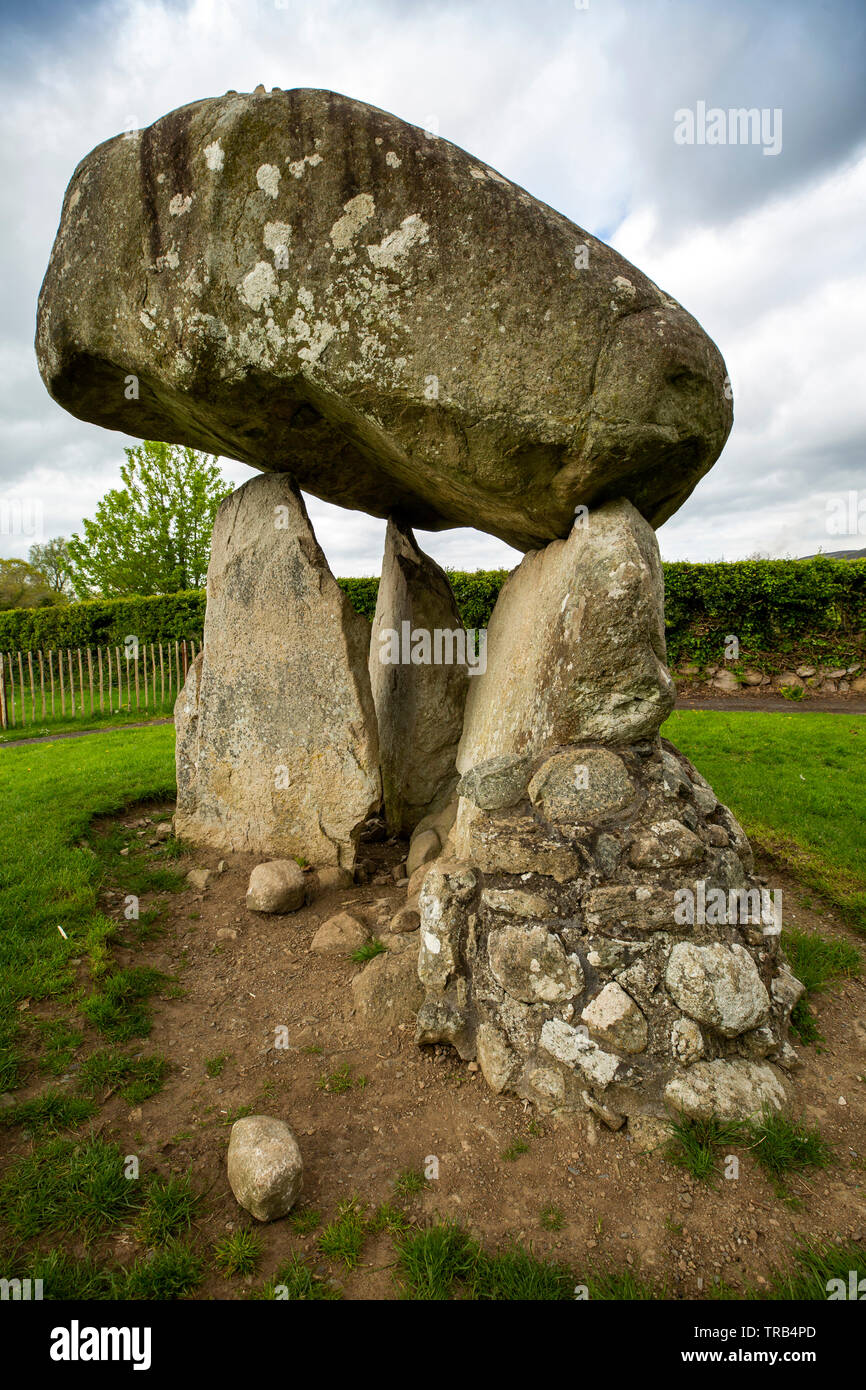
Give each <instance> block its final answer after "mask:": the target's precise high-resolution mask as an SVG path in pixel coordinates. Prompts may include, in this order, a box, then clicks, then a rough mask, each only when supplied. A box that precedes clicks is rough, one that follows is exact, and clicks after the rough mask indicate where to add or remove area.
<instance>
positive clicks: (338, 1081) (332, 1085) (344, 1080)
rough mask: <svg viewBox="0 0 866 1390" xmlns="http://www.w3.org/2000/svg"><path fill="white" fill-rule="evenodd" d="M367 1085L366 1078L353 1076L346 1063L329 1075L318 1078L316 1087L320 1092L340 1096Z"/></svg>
mask: <svg viewBox="0 0 866 1390" xmlns="http://www.w3.org/2000/svg"><path fill="white" fill-rule="evenodd" d="M366 1084H367V1078H366V1076H353V1075H352V1068H351V1067H350V1066H349V1063H348V1062H344V1063H343V1064H342V1066H340V1067H338V1068H337V1070H336V1071H332V1072H331V1073H330V1075H327V1074H326V1075H324V1076H320V1077H319V1080H318V1087H319V1090H320V1091H327V1092H328V1094H329V1095H332V1096H341V1095H344V1094H345V1093H346V1091H351V1090H353V1089H354V1088H355V1087H359V1088H363V1087H364V1086H366Z"/></svg>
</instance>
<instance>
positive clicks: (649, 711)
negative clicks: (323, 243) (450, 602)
mask: <svg viewBox="0 0 866 1390" xmlns="http://www.w3.org/2000/svg"><path fill="white" fill-rule="evenodd" d="M674 696H675V691H674V685H673V681H672V680H671V677H670V674H669V672H668V669H667V666H666V664H665V637H664V580H663V577H662V568H661V561H660V559H659V551H658V544H657V542H656V538H655V533H654V532H653V530H652V527H651V526H649V525H648V524H647V523H646V522H645V521H644V520H643V518H642V517H641V516H640V514H639V513H638V512H637V511H636V510H635V508H634V507H633V506H632V505H631V503H630V502H626V501H623V500H620V501H617V502H608V503H606V505H605V506H603V507H599V509H598V510H597V511H593V512H590V513H589V514H588V515H587V516H586V517H585V518H583V520H582V521H581V520H578V521H577V522H576V523H575V525H574V527H573V529H572V532H571V535H570V536H569V537H568V539H567V540H564V541H553V542H552V543H551V544H550V545H548V546H547V547H546V548H545V549H544V550H534V551H531V552H530V553H529V554H528V555H527V556H526V558H525V559H524V560H523V561H522V563H521V564H520V565H518V567H517V569H516V570H514V572H513V573H512V574H511V575H509V577H508V579H507V580H506V582H505V585H504V586H503V588H502V591H501V593H500V595H499V598H498V599H497V602H496V607H495V608H494V610H493V616H492V618H491V619H490V627H489V629H488V636H487V670H486V673H485V674H484V675H483V676H479V677H477V679H475V680H473V681H472V682H471V683H470V687H469V695H468V697H467V701H466V718H465V721H464V728H463V737H462V739H461V742H460V750H459V753H458V757H457V767H458V769H459V771H460V772H461V773H466V772H468V771H469V770H470V769H471V768H474V767H475V766H476V765H477V764H478V763H481V762H486V761H487V759H489V758H493V757H495V756H497V755H511V756H517V755H519V754H523V753H536V752H540V751H541V750H542V749H544V748H552V747H554V746H556V745H557V744H569V743H576V742H578V741H579V740H582V739H593V740H598V741H599V742H601V743H619V744H621V743H633V742H636V741H638V740H640V739H645V738H650V737H652V736H653V735H654V734H655V733H656V731H657V730H658V728H659V725H660V724H661V723H662V722H663V721H664V720H665V719H666V718H667V717H668V715H669V714H670V712H671V710H672V708H673V704H674Z"/></svg>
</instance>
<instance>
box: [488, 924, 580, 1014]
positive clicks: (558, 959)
mask: <svg viewBox="0 0 866 1390" xmlns="http://www.w3.org/2000/svg"><path fill="white" fill-rule="evenodd" d="M487 956H488V959H489V961H490V969H491V970H492V972H493V976H494V978H495V980H496V981H497V983H498V984H500V985H501V986H502V988H503V989H504V990H505V991H506V993H508V994H510V995H511V996H512V997H513V998H514V999H520V1000H521V1001H522V1002H523V1003H524V1004H558V1003H559V1002H560V1001H562V1000H565V999H573V998H574V996H575V995H576V994H579V993H580V991H581V990H582V989H583V970H582V969H581V965H580V961H579V960H578V958H577V956H569V955H566V953H565V947H564V946H563V944H562V942H561V941H560V940H559V939H558V938H557V937H555V936H553V935H552V934H551V933H550V932H548V931H545V929H544V927H537V926H536V927H529V928H528V929H527V928H526V927H523V926H508V927H499V928H497V929H496V930H495V931H492V932H491V933H490V936H489V937H488V940H487Z"/></svg>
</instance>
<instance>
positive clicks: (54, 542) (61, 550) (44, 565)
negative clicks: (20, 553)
mask: <svg viewBox="0 0 866 1390" xmlns="http://www.w3.org/2000/svg"><path fill="white" fill-rule="evenodd" d="M30 563H31V565H32V566H33V568H34V569H37V570H38V571H39V573H40V574H41V575H43V576H44V578H45V582H46V584H47V585H48V587H49V589H51V590H52V592H53V593H55V594H63V595H64V596H66V595H68V594H69V591H70V589H71V587H72V586H71V583H70V575H69V550H68V545H67V541H66V537H65V536H53V537H52V539H51V540H50V541H48V542H47V543H46V544H45V545H31V547H30Z"/></svg>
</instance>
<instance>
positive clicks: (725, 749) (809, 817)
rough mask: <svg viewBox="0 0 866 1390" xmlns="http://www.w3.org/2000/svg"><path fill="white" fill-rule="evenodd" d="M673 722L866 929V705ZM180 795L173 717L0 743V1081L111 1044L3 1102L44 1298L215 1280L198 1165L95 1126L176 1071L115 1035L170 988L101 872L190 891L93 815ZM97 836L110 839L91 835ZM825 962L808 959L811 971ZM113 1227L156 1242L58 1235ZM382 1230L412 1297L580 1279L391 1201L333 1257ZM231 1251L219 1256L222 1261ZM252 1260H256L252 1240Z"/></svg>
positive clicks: (797, 862)
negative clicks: (98, 1250)
mask: <svg viewBox="0 0 866 1390" xmlns="http://www.w3.org/2000/svg"><path fill="white" fill-rule="evenodd" d="M664 732H665V734H666V735H667V736H668V737H670V738H671V739H672V740H673V741H674V742H675V743H676V744H677V745H678V746H679V747H681V748H682V749H683V751H684V752H685V753H686V754H687V755H688V756H689V757H691V758H692V759H693V760H694V762H695V763H696V764H697V766H698V767H699V768H700V770H701V771H702V772H703V773H704V774H705V776H706V777H707V778H708V779H709V780H710V781H711V783H712V784H713V786H714V787H715V789H716V791H717V793H718V794H719V796H721V797H722V799H723V800H725V801H726V802H727V803H728V804H729V805H730V806H731V807H732V809H733V810H734V811H735V813H736V814H737V815H738V816H739V818H740V819H741V820H742V821H743V823H744V825H745V826H746V828H747V829H748V830H749V832H750V833H751V834H752V835H753V836H755V837H756V839H757V840H758V841H759V843H761V844H762V845H764V846H765V847H767V848H768V849H770V850H771V851H772V852H773V853H775V854H777V855H778V856H779V858H780V859H781V860H782V861H783V862H784V863H785V864H787V865H789V866H790V867H792V868H793V869H794V871H795V872H796V873H797V874H799V875H800V877H801V878H805V880H806V881H807V882H809V883H811V884H812V885H813V886H814V888H816V889H819V890H820V891H821V892H823V893H825V894H826V895H827V897H829V898H830V899H832V901H834V902H836V903H837V904H838V905H839V906H840V908H842V909H843V910H844V911H845V912H846V913H847V914H848V916H849V917H850V919H851V920H852V921H853V922H856V923H859V924H860V926H861V927H862V928H863V929H864V930H866V854H864V849H866V835H864V814H863V813H864V810H866V804H864V803H866V778H864V776H863V771H864V752H863V750H862V748H861V745H860V739H861V738H866V720H863V719H862V718H858V717H847V716H835V715H822V714H802V713H799V712H798V713H795V714H791V715H787V714H758V713H755V714H752V713H742V714H741V713H732V714H717V713H703V712H697V711H688V712H684V713H680V714H676V715H674V716H673V717H672V719H671V720H670V721H668V724H667V725H666V727H665V730H664ZM173 790H174V729H173V728H172V727H171V726H170V725H164V726H157V727H154V728H146V729H138V730H124V731H119V732H116V733H107V734H103V735H99V736H94V737H92V738H85V739H71V740H66V741H60V742H56V743H48V744H35V745H29V746H26V747H21V748H6V749H2V750H0V804H2V807H3V815H2V818H0V1090H5V1089H13V1088H14V1087H16V1086H18V1085H20V1084H21V1083H22V1082H23V1081H24V1080H25V1072H26V1071H27V1070H28V1069H29V1068H28V1064H27V1063H26V1061H25V1058H26V1057H27V1055H28V1054H32V1053H35V1054H36V1055H37V1057H38V1061H39V1066H40V1067H41V1068H42V1069H43V1070H44V1071H47V1072H54V1073H55V1074H57V1073H58V1072H60V1071H62V1070H64V1069H65V1067H66V1065H67V1064H66V1063H65V1062H64V1060H63V1059H64V1057H68V1056H70V1055H72V1054H73V1053H74V1052H75V1050H76V1049H77V1047H78V1046H79V1045H80V1043H81V1041H82V1032H81V1031H80V1030H81V1029H83V1028H84V1027H86V1026H87V1024H89V1025H91V1026H92V1027H95V1028H96V1030H97V1031H98V1032H99V1033H100V1034H101V1035H102V1037H103V1039H104V1042H105V1046H103V1047H102V1048H101V1049H100V1050H99V1051H98V1052H96V1053H92V1054H91V1055H90V1056H89V1057H88V1058H87V1061H86V1065H85V1067H84V1068H82V1073H81V1084H80V1088H79V1093H78V1094H76V1093H73V1092H70V1091H68V1090H60V1089H57V1088H56V1086H54V1084H53V1083H50V1082H49V1084H48V1085H47V1086H46V1087H44V1088H43V1090H42V1092H41V1093H40V1094H39V1095H38V1096H37V1097H35V1098H33V1099H30V1100H28V1101H26V1102H24V1103H23V1104H21V1105H20V1106H18V1107H17V1108H15V1109H14V1110H7V1111H5V1113H4V1118H3V1121H2V1124H3V1126H4V1127H5V1126H18V1125H22V1124H24V1125H26V1126H27V1128H28V1129H29V1130H30V1132H31V1133H32V1134H33V1135H34V1140H33V1144H32V1146H31V1148H30V1149H29V1150H28V1152H27V1153H25V1154H24V1155H22V1156H20V1157H19V1158H18V1159H16V1161H15V1162H14V1163H13V1164H11V1165H10V1166H9V1168H8V1169H7V1170H6V1172H5V1173H4V1176H3V1179H2V1182H0V1210H2V1213H3V1218H4V1223H5V1227H6V1235H5V1238H4V1239H5V1249H4V1247H3V1246H2V1245H0V1255H3V1256H4V1258H5V1259H6V1263H5V1264H3V1269H4V1272H5V1273H6V1274H9V1275H13V1274H15V1275H19V1274H20V1275H21V1277H24V1276H25V1275H32V1276H33V1277H44V1278H45V1281H46V1295H45V1296H46V1297H49V1298H51V1297H55V1298H57V1297H91V1298H181V1297H185V1296H189V1295H190V1294H192V1293H193V1292H194V1291H195V1289H196V1288H197V1287H198V1285H199V1284H200V1282H201V1280H202V1278H203V1276H204V1269H205V1258H206V1256H205V1252H204V1250H203V1248H202V1241H201V1238H200V1236H199V1235H198V1233H197V1231H196V1228H195V1221H196V1220H197V1218H198V1210H197V1207H198V1196H197V1194H196V1193H195V1191H194V1190H193V1189H192V1187H191V1186H190V1184H189V1181H188V1179H187V1178H185V1177H184V1176H183V1175H177V1174H175V1175H172V1176H170V1177H168V1178H165V1179H164V1178H161V1177H160V1176H159V1175H157V1174H147V1175H145V1177H144V1180H143V1182H142V1184H141V1186H140V1187H138V1186H136V1188H135V1189H134V1190H133V1188H132V1187H131V1185H130V1184H129V1183H127V1182H125V1181H122V1180H121V1177H120V1174H121V1169H122V1163H123V1155H122V1153H121V1151H120V1150H119V1149H117V1147H116V1145H114V1144H113V1143H112V1142H111V1141H110V1140H109V1139H108V1138H107V1137H105V1136H103V1135H100V1134H94V1133H92V1132H91V1133H90V1134H89V1135H87V1136H86V1137H85V1136H84V1134H83V1133H82V1128H83V1126H84V1125H85V1124H86V1123H87V1122H88V1120H89V1119H90V1118H91V1117H92V1116H93V1114H94V1112H95V1109H96V1098H97V1096H98V1094H99V1092H100V1091H101V1090H102V1089H104V1087H105V1085H108V1084H110V1085H111V1086H114V1087H117V1088H119V1089H120V1090H121V1093H122V1094H123V1095H124V1096H125V1098H126V1099H127V1100H128V1102H129V1103H130V1104H133V1103H135V1104H140V1103H141V1101H142V1100H143V1099H145V1098H146V1097H147V1096H149V1095H151V1094H152V1093H153V1092H154V1091H155V1090H157V1089H158V1088H159V1086H160V1085H161V1084H162V1080H163V1076H164V1072H165V1067H166V1063H165V1061H164V1059H162V1058H160V1057H156V1056H154V1057H145V1056H139V1055H138V1054H139V1053H140V1051H141V1048H140V1046H139V1045H134V1046H133V1049H132V1052H129V1051H127V1052H125V1051H124V1050H123V1047H122V1046H119V1044H124V1043H127V1042H131V1040H132V1039H133V1038H141V1037H146V1036H147V1031H148V1028H149V1021H148V1013H147V998H148V995H150V994H152V993H154V992H155V991H159V990H160V988H161V986H162V981H163V977H161V976H158V974H157V972H156V971H153V970H149V969H148V968H147V967H146V966H137V967H133V968H129V969H125V970H118V969H117V968H116V967H115V966H114V964H113V962H112V960H111V953H110V950H109V947H110V943H111V940H112V938H114V937H115V935H116V933H117V931H118V924H117V923H114V922H112V921H111V920H109V919H108V918H107V917H105V916H104V915H103V914H102V913H101V912H100V910H99V906H98V889H99V885H100V882H101V881H102V879H103V877H104V875H105V874H106V873H107V872H110V874H111V877H112V879H113V881H114V883H115V886H121V887H122V888H123V889H124V891H130V892H135V893H143V892H147V891H150V890H156V891H171V889H172V887H176V886H179V883H178V882H177V881H175V880H177V875H176V874H173V872H172V869H171V852H172V851H171V846H170V845H167V846H166V847H165V849H164V851H163V855H164V857H163V856H162V855H161V856H160V857H159V859H158V862H156V861H155V860H154V862H151V860H150V859H148V860H147V862H143V857H136V856H129V857H120V856H119V854H118V851H119V849H120V848H121V847H122V846H124V845H125V844H134V843H136V841H135V838H134V836H135V831H134V829H133V830H125V829H123V828H122V827H120V826H116V827H111V828H110V829H109V830H108V831H107V832H106V833H105V834H104V835H101V836H99V837H94V836H93V835H92V834H91V835H89V827H90V823H91V821H92V819H93V817H94V816H97V815H100V814H103V813H106V812H111V811H115V810H119V809H120V808H121V807H123V806H125V805H127V804H129V803H131V802H134V801H136V800H140V799H144V798H150V797H159V796H164V795H169V796H170V795H171V794H172V793H173ZM88 835H89V839H90V843H91V844H92V845H95V846H96V853H94V852H92V851H91V850H90V849H88V848H86V847H83V846H84V845H85V844H86V842H87V839H88ZM103 842H104V843H103ZM137 843H140V841H138V842H137ZM157 853H158V854H159V852H157ZM58 927H62V928H63V930H64V932H65V933H66V936H65V937H64V936H63V935H61V933H60V931H59V930H58ZM813 954H814V952H813ZM79 958H84V959H88V958H89V960H90V963H91V966H92V971H93V982H92V986H91V988H92V990H93V992H92V993H90V994H89V995H88V993H87V991H86V990H85V991H78V990H77V989H76V988H75V985H74V969H73V966H72V962H73V961H74V960H77V959H79ZM826 964H827V963H826V962H824V963H823V965H822V963H821V962H819V961H813V966H814V967H815V969H816V970H817V969H818V967H819V966H821V968H822V969H824V968H825V967H826ZM816 978H817V977H816ZM46 999H52V1000H54V1001H56V1002H57V1003H58V1004H59V1005H60V1009H59V1011H58V1012H59V1013H60V1014H61V1015H63V1016H61V1017H58V1018H56V1019H54V1020H52V1021H50V1022H45V1021H44V1022H42V1024H41V1025H40V1024H39V1022H38V1020H34V1021H32V1022H29V1021H28V1018H29V1015H30V1010H29V1009H27V1010H24V1011H23V1012H22V1011H21V1010H20V1009H19V1006H20V1005H22V1004H24V1003H25V1002H27V1001H34V1002H35V1001H38V1000H46ZM25 1030H26V1032H25ZM133 1052H134V1053H135V1055H132V1053H133ZM218 1061H220V1059H214V1062H215V1064H216V1063H217V1062H218ZM74 1131H78V1133H77V1134H75V1136H74V1137H70V1135H71V1132H74ZM349 1208H351V1210H349ZM119 1227H124V1228H128V1229H129V1230H131V1231H134V1232H135V1235H136V1240H137V1242H138V1245H139V1247H144V1246H146V1247H149V1253H147V1254H145V1253H141V1254H140V1256H139V1257H138V1258H137V1259H136V1260H135V1261H134V1262H133V1263H132V1264H130V1265H129V1266H127V1267H126V1268H122V1267H120V1266H117V1267H115V1265H114V1264H111V1263H108V1264H105V1263H104V1262H102V1261H100V1260H97V1259H92V1258H91V1256H90V1255H89V1254H87V1253H85V1255H84V1256H83V1257H77V1256H76V1257H74V1258H73V1257H72V1256H71V1255H70V1254H69V1253H68V1252H67V1251H66V1249H65V1248H64V1238H65V1235H66V1234H68V1235H69V1236H70V1239H71V1238H73V1237H74V1239H75V1240H76V1241H78V1240H79V1238H80V1237H81V1236H82V1235H83V1236H85V1237H87V1238H88V1239H91V1238H92V1239H96V1238H97V1237H100V1236H101V1235H102V1234H104V1233H106V1232H108V1233H110V1232H111V1231H112V1230H114V1229H117V1228H119ZM383 1230H387V1231H389V1232H390V1233H391V1234H392V1236H393V1238H394V1240H395V1260H396V1263H395V1278H396V1280H397V1284H398V1286H399V1288H400V1290H401V1292H402V1295H403V1296H404V1297H408V1298H413V1299H438V1298H450V1297H454V1296H456V1295H459V1296H461V1297H464V1298H465V1297H469V1298H473V1299H487V1298H492V1299H496V1300H498V1301H505V1300H511V1299H533V1300H534V1299H554V1298H564V1297H568V1298H573V1296H574V1295H573V1288H574V1283H575V1280H578V1281H579V1275H578V1274H576V1273H575V1272H574V1271H571V1270H567V1269H566V1268H565V1267H564V1266H559V1265H552V1264H548V1263H546V1262H544V1261H537V1260H535V1259H534V1258H533V1257H532V1255H531V1254H530V1253H528V1252H526V1251H523V1250H521V1249H518V1248H516V1247H515V1248H514V1249H513V1250H510V1249H509V1250H508V1251H505V1252H504V1253H502V1254H501V1255H494V1254H489V1253H485V1252H484V1251H482V1250H481V1249H480V1247H476V1246H475V1244H474V1243H473V1242H472V1241H471V1240H470V1238H469V1237H468V1236H467V1235H466V1234H465V1233H463V1232H460V1231H459V1230H458V1229H457V1228H455V1227H447V1228H441V1227H434V1228H432V1229H431V1230H430V1231H425V1230H421V1229H418V1228H417V1227H416V1225H415V1223H414V1222H413V1220H412V1218H411V1216H410V1215H407V1214H406V1213H404V1212H403V1211H401V1210H399V1209H397V1208H394V1207H383V1208H381V1209H379V1210H378V1211H377V1212H375V1213H373V1214H372V1215H370V1214H362V1215H360V1216H359V1214H358V1211H356V1210H355V1206H354V1203H351V1202H350V1203H349V1204H348V1207H346V1205H345V1204H344V1206H342V1207H339V1208H338V1209H337V1213H336V1217H335V1218H334V1220H332V1221H331V1222H330V1224H329V1225H328V1226H326V1227H325V1229H324V1230H323V1232H322V1236H321V1238H320V1242H319V1252H320V1254H323V1253H325V1252H326V1247H328V1246H331V1247H333V1249H334V1250H338V1251H339V1253H340V1255H341V1258H342V1260H343V1263H344V1264H347V1258H346V1251H348V1252H349V1254H350V1255H351V1259H352V1260H353V1261H357V1259H358V1258H359V1256H360V1251H361V1246H362V1244H363V1241H364V1239H365V1238H366V1235H367V1234H369V1233H370V1232H374V1231H375V1232H381V1231H383ZM48 1232H50V1234H51V1235H52V1237H53V1238H54V1241H55V1244H56V1246H57V1248H55V1249H54V1250H52V1251H51V1252H50V1253H48V1254H47V1255H44V1254H43V1255H40V1254H37V1253H36V1246H35V1245H34V1244H33V1242H35V1241H38V1240H39V1238H40V1236H41V1235H43V1234H45V1233H48ZM230 1253H231V1254H232V1260H234V1252H230ZM224 1254H225V1252H223V1253H222V1254H220V1257H219V1260H218V1261H217V1263H218V1264H219V1265H220V1268H222V1265H223V1264H224V1263H225V1258H224ZM240 1255H242V1256H243V1257H244V1259H245V1260H246V1261H247V1263H249V1260H252V1261H253V1264H255V1263H256V1258H254V1257H255V1250H253V1254H252V1255H251V1254H249V1252H246V1253H245V1252H244V1251H240ZM214 1258H216V1257H214ZM293 1259H294V1263H292V1262H291V1261H290V1264H289V1265H285V1266H284V1267H281V1268H280V1269H279V1270H278V1271H277V1273H276V1275H274V1276H273V1277H272V1278H271V1279H270V1280H269V1282H267V1283H266V1284H265V1286H264V1290H263V1292H262V1294H261V1295H260V1296H264V1297H267V1296H269V1290H270V1291H271V1296H272V1285H273V1284H274V1283H275V1282H276V1283H284V1284H285V1285H286V1287H287V1289H288V1290H289V1297H293V1298H325V1297H328V1298H330V1297H334V1296H337V1297H339V1289H338V1287H337V1285H335V1284H333V1283H331V1282H329V1281H326V1280H324V1279H322V1278H320V1277H319V1275H318V1272H317V1270H314V1269H313V1268H312V1267H311V1266H310V1267H308V1266H307V1265H306V1264H305V1263H303V1262H302V1261H299V1260H297V1259H296V1258H294V1257H293ZM34 1260H35V1263H34ZM862 1260H863V1250H862V1247H861V1246H857V1247H854V1246H852V1247H850V1248H845V1249H844V1250H837V1248H836V1247H835V1246H834V1247H832V1248H830V1249H829V1253H828V1252H827V1251H824V1250H818V1249H816V1250H814V1251H809V1250H805V1249H804V1251H803V1252H800V1253H799V1254H797V1256H796V1258H792V1261H791V1264H790V1267H789V1268H788V1269H787V1270H786V1271H783V1272H781V1273H780V1274H779V1275H778V1277H774V1279H773V1281H772V1282H771V1284H770V1286H769V1292H768V1291H767V1289H765V1290H764V1291H763V1293H761V1294H758V1293H757V1291H756V1290H753V1289H747V1290H746V1291H745V1292H744V1293H740V1294H736V1295H735V1294H734V1292H733V1291H732V1290H726V1289H724V1288H720V1289H719V1290H717V1291H715V1292H714V1293H713V1294H712V1295H711V1296H716V1297H734V1296H738V1297H746V1298H751V1297H756V1296H760V1297H771V1298H772V1297H781V1296H786V1297H814V1298H820V1299H823V1298H824V1297H825V1296H826V1289H825V1284H826V1278H827V1277H828V1272H829V1273H830V1274H833V1273H835V1272H836V1267H837V1266H838V1268H839V1269H840V1270H842V1271H843V1272H846V1271H847V1270H848V1269H849V1268H855V1269H858V1270H859V1268H860V1265H861V1264H862ZM220 1261H222V1263H220ZM0 1263H3V1262H2V1260H0ZM229 1263H230V1264H231V1263H232V1262H231V1261H230V1262H229ZM7 1265H8V1268H7ZM232 1268H234V1265H233V1264H232ZM226 1277H229V1276H228V1275H227V1276H226ZM583 1282H584V1283H585V1284H586V1285H587V1289H588V1292H589V1296H590V1297H591V1298H594V1299H595V1298H618V1299H632V1298H659V1297H663V1296H664V1293H665V1291H664V1289H663V1288H661V1287H656V1286H654V1285H650V1284H644V1283H642V1282H641V1281H640V1280H635V1277H634V1276H633V1275H631V1273H625V1274H620V1273H617V1272H616V1271H614V1272H613V1273H612V1274H610V1275H607V1276H602V1275H599V1274H598V1273H597V1272H593V1273H592V1274H587V1275H586V1276H585V1277H584V1279H583Z"/></svg>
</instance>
